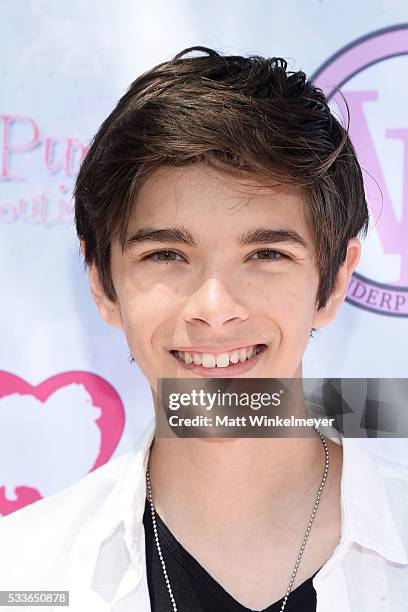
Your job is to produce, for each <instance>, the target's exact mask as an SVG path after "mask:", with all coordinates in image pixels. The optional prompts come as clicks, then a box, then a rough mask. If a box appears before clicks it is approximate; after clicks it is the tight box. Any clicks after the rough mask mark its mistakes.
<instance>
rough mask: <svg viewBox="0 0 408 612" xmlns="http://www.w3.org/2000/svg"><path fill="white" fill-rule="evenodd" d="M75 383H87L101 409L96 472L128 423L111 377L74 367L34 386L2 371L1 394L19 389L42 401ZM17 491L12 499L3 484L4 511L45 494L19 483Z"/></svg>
mask: <svg viewBox="0 0 408 612" xmlns="http://www.w3.org/2000/svg"><path fill="white" fill-rule="evenodd" d="M72 383H77V384H81V385H83V386H84V388H85V389H86V391H87V392H88V393H89V395H90V396H91V398H92V403H93V405H94V406H98V407H99V408H100V409H101V415H100V417H99V418H98V419H97V420H95V424H96V425H97V426H98V427H99V429H100V432H101V446H100V452H99V454H98V456H97V457H96V460H95V463H94V464H93V466H92V468H91V469H90V470H89V471H90V472H92V471H93V470H95V469H96V468H98V467H100V466H102V465H104V464H105V463H106V462H107V461H108V460H109V458H110V457H111V456H112V454H113V452H114V450H115V448H116V447H117V445H118V443H119V440H120V438H121V436H122V433H123V429H124V424H125V412H124V408H123V403H122V400H121V399H120V396H119V394H118V393H117V391H116V390H115V389H114V388H113V387H112V385H111V384H110V383H109V382H108V381H106V380H105V379H104V378H102V377H101V376H98V375H97V374H91V373H90V372H81V371H71V372H63V373H61V374H57V375H55V376H52V377H51V378H47V380H44V381H43V382H42V383H40V384H39V385H37V386H33V385H30V384H29V383H27V382H26V381H25V380H23V379H22V378H20V377H19V376H16V375H14V374H10V373H9V372H4V371H0V398H1V397H4V396H6V395H10V394H12V393H18V394H20V395H32V396H33V397H35V398H37V399H38V400H39V401H41V402H45V401H46V400H47V399H48V397H49V396H50V395H52V393H54V392H55V391H56V390H58V389H60V388H61V387H65V386H67V385H70V384H72ZM15 491H16V494H17V496H18V498H17V500H16V501H10V500H8V499H7V498H6V496H5V487H4V486H3V487H0V513H1V514H3V515H6V514H10V513H11V512H15V511H16V510H19V509H20V508H23V507H24V506H27V505H28V504H31V503H33V502H35V501H37V500H38V499H41V498H42V495H41V494H40V493H39V492H38V491H37V489H35V488H32V487H30V486H26V485H23V484H22V485H21V486H16V488H15Z"/></svg>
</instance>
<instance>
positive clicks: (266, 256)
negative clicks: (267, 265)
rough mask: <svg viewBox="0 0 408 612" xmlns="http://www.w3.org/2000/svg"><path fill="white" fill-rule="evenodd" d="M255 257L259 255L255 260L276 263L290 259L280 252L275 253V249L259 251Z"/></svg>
mask: <svg viewBox="0 0 408 612" xmlns="http://www.w3.org/2000/svg"><path fill="white" fill-rule="evenodd" d="M254 255H258V257H256V258H255V259H260V260H263V261H275V260H279V259H289V257H288V255H285V254H284V253H281V252H280V251H275V250H274V249H263V250H262V251H257V252H256V253H254Z"/></svg>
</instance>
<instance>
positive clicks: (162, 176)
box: [127, 164, 311, 242]
mask: <svg viewBox="0 0 408 612" xmlns="http://www.w3.org/2000/svg"><path fill="white" fill-rule="evenodd" d="M266 224H267V225H270V226H271V228H274V227H275V226H279V227H280V228H284V229H289V230H290V229H292V230H295V231H297V232H298V233H300V234H301V235H302V236H303V237H304V238H305V240H306V241H307V242H309V241H310V240H311V237H310V232H309V228H308V224H307V219H306V215H305V202H304V196H303V193H302V192H301V190H300V189H299V188H297V187H294V186H290V185H277V184H275V185H273V184H272V183H271V184H268V185H267V184H265V182H262V181H261V180H259V179H257V178H256V177H249V178H248V177H245V178H241V177H240V178H238V177H235V176H230V175H227V174H226V173H224V172H220V171H218V170H216V169H213V168H210V167H208V166H205V165H203V164H194V165H190V166H183V167H173V166H163V167H161V168H159V169H157V170H156V171H155V172H154V173H153V174H152V175H151V176H150V177H149V178H148V179H147V180H146V181H145V182H144V184H143V185H142V186H141V188H140V189H139V191H138V193H137V196H136V198H135V201H134V204H133V208H132V213H131V216H130V220H129V225H128V232H127V233H128V235H129V234H130V233H131V232H133V231H134V230H136V229H138V228H139V227H143V226H146V225H148V226H149V227H157V228H161V227H169V226H175V225H183V226H188V227H190V228H191V229H193V230H194V232H195V233H196V234H197V235H203V234H204V235H206V236H207V238H208V239H210V238H211V237H213V238H215V237H219V236H220V235H221V236H222V238H223V240H226V239H227V238H228V236H229V235H231V236H232V235H236V233H237V230H238V229H243V228H247V227H248V226H254V225H266Z"/></svg>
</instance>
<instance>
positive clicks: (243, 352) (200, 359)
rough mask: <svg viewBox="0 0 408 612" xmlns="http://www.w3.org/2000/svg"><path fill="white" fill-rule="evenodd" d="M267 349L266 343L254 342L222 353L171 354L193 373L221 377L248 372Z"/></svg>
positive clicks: (176, 351)
mask: <svg viewBox="0 0 408 612" xmlns="http://www.w3.org/2000/svg"><path fill="white" fill-rule="evenodd" d="M266 349H267V346H266V344H253V345H250V346H245V347H239V348H236V349H233V350H230V351H225V352H222V353H209V352H208V353H207V352H206V353H204V352H198V351H197V352H196V351H179V350H171V351H170V354H171V355H172V356H173V357H174V359H176V360H177V362H178V364H180V365H181V366H182V367H183V368H186V369H187V370H190V371H191V373H195V374H198V375H200V376H204V377H214V378H219V377H222V376H233V375H234V374H242V373H244V372H246V371H247V370H249V369H250V368H252V367H253V366H254V365H255V364H256V363H258V362H259V360H260V359H261V357H262V354H263V353H264V352H265V351H266Z"/></svg>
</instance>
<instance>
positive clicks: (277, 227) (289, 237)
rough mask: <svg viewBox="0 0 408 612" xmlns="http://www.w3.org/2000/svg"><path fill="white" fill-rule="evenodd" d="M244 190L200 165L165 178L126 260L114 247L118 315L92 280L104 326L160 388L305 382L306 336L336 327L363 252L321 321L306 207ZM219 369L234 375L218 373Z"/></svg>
mask: <svg viewBox="0 0 408 612" xmlns="http://www.w3.org/2000/svg"><path fill="white" fill-rule="evenodd" d="M245 183H247V185H244V182H243V181H242V180H238V179H236V178H232V177H228V178H227V177H226V176H225V175H224V174H221V173H219V172H217V171H216V170H213V169H209V168H206V167H205V166H203V165H196V166H188V167H182V168H175V167H165V168H164V167H163V168H160V169H159V170H157V171H156V172H155V174H153V175H152V176H151V177H150V178H149V179H148V180H147V181H146V182H145V184H144V185H143V187H142V188H141V189H140V191H139V193H138V197H137V201H136V203H135V206H134V208H133V213H132V215H131V218H130V222H129V226H128V232H127V237H128V240H129V244H128V247H127V249H126V250H125V251H124V252H123V253H122V250H121V248H120V245H119V243H118V241H117V240H116V241H114V242H113V244H112V258H111V270H112V279H113V284H114V287H115V290H116V294H117V298H118V300H117V302H116V303H113V302H111V301H110V300H108V299H107V298H106V296H105V295H104V293H103V291H102V289H101V286H100V282H99V277H98V275H97V272H96V270H95V268H94V267H91V269H90V283H91V287H92V290H93V294H94V298H95V300H96V302H97V305H98V307H99V309H100V312H101V315H102V317H103V318H104V319H105V320H106V321H108V322H109V323H111V324H112V325H114V326H117V327H123V328H124V331H125V334H126V337H127V341H128V344H129V348H130V351H131V353H132V355H133V357H134V358H135V360H136V362H137V363H138V365H139V367H140V369H141V370H142V372H143V373H144V375H145V376H146V377H147V379H148V381H149V383H150V384H151V385H152V386H153V387H154V388H156V379H157V378H159V377H162V378H165V377H169V378H176V377H182V378H189V377H204V376H209V377H214V378H216V377H217V378H220V377H231V378H233V377H250V378H258V377H260V378H275V377H276V378H280V377H282V378H284V377H286V378H290V377H300V376H301V362H302V357H303V354H304V352H305V349H306V346H307V343H308V340H309V335H310V331H311V328H312V327H322V326H323V325H326V324H327V323H328V322H329V321H330V320H331V319H333V318H334V316H335V312H336V310H337V308H338V306H339V305H340V303H341V302H342V301H343V299H344V295H345V292H346V290H347V284H348V280H349V278H350V275H351V273H352V270H353V269H354V267H355V266H356V265H357V262H358V258H359V253H360V243H359V241H358V240H357V239H353V240H352V241H350V243H349V249H348V257H347V261H346V263H345V264H344V266H343V268H342V271H341V273H340V275H339V279H338V283H337V285H336V289H335V292H334V293H333V295H332V300H331V304H330V306H329V307H328V308H325V309H322V310H320V311H317V310H316V294H317V289H318V284H319V274H318V269H317V264H316V261H315V249H314V244H313V241H312V236H311V234H310V231H309V229H308V226H307V223H306V218H305V214H304V202H303V199H302V195H301V194H300V192H299V191H298V190H296V189H294V188H290V187H288V186H286V187H284V186H281V187H268V188H263V189H256V186H257V182H256V181H255V180H247V179H246V180H245ZM248 184H249V185H248ZM169 229H171V230H173V235H169V234H168V235H167V236H165V235H163V232H162V235H161V238H162V239H161V240H159V237H160V236H159V235H156V237H154V236H153V235H151V236H150V239H147V237H145V239H144V240H142V239H141V238H142V236H143V234H144V233H150V232H153V231H157V230H169ZM176 229H177V230H179V232H178V233H179V235H177V232H175V231H174V230H176ZM132 237H133V238H134V239H133V240H130V239H131V238H132ZM137 237H138V239H137ZM183 239H185V240H183ZM256 347H258V348H259V347H262V350H261V352H259V353H257V354H255V355H254V356H252V357H250V358H249V359H246V357H247V356H248V355H251V354H252V353H250V352H249V351H248V353H247V354H246V353H245V351H244V350H243V349H244V348H246V349H250V348H251V349H255V348H256ZM174 351H183V352H184V353H188V354H189V355H190V356H191V357H189V356H187V362H189V361H191V359H193V360H194V361H193V363H191V364H190V363H187V364H186V363H185V360H186V357H184V359H183V360H182V355H181V354H180V353H179V356H177V355H175V354H174ZM203 355H204V356H203ZM243 359H245V361H242V360H243ZM237 360H238V361H237ZM200 361H201V365H200V363H199V362H200ZM217 361H218V363H219V364H220V366H223V365H224V366H225V365H226V364H229V365H228V366H227V367H213V366H214V365H215V363H217ZM236 361H237V363H234V362H236ZM194 362H196V363H194ZM214 362H215V363H214ZM206 365H207V366H211V367H205V366H206Z"/></svg>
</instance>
